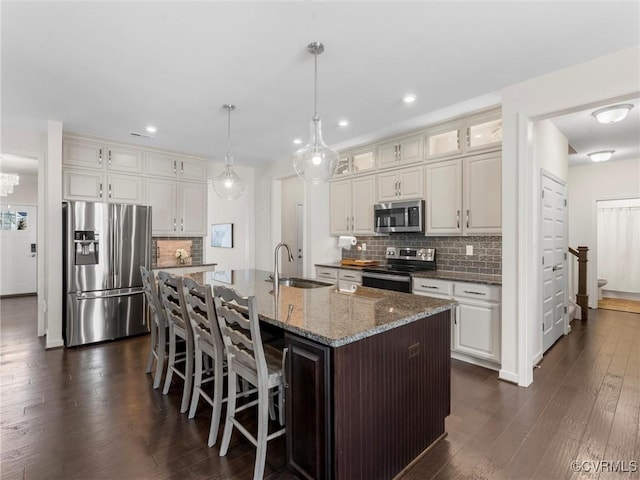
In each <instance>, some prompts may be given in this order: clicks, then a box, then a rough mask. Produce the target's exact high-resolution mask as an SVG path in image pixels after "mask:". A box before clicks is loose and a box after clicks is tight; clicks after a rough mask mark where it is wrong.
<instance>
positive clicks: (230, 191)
mask: <svg viewBox="0 0 640 480" xmlns="http://www.w3.org/2000/svg"><path fill="white" fill-rule="evenodd" d="M224 163H225V165H224V170H223V171H222V173H221V174H220V175H218V176H217V177H216V178H214V179H213V190H214V191H215V192H216V195H218V196H219V197H220V198H222V199H223V200H236V199H237V198H240V196H241V195H242V194H243V193H244V189H245V188H246V186H247V182H245V181H244V180H243V179H242V178H240V177H239V176H238V174H237V173H236V172H235V171H234V170H233V157H232V156H231V155H230V154H227V156H226V157H225V162H224Z"/></svg>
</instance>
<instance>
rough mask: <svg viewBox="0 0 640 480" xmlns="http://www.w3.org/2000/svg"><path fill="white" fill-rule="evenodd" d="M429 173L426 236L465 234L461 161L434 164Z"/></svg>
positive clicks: (427, 171) (427, 178)
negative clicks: (463, 226)
mask: <svg viewBox="0 0 640 480" xmlns="http://www.w3.org/2000/svg"><path fill="white" fill-rule="evenodd" d="M425 169H426V197H427V201H426V203H427V207H426V208H427V218H426V223H427V226H426V233H427V234H443V233H446V234H451V233H461V232H462V161H461V160H449V161H448V162H438V163H431V164H429V165H427V166H426V167H425Z"/></svg>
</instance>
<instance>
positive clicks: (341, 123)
mask: <svg viewBox="0 0 640 480" xmlns="http://www.w3.org/2000/svg"><path fill="white" fill-rule="evenodd" d="M338 125H340V126H341V127H346V126H347V125H349V120H340V121H339V122H338Z"/></svg>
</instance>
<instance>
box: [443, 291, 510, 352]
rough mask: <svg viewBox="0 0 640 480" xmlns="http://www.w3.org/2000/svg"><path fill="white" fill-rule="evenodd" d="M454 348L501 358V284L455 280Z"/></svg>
mask: <svg viewBox="0 0 640 480" xmlns="http://www.w3.org/2000/svg"><path fill="white" fill-rule="evenodd" d="M453 289H454V291H453V294H454V299H455V300H457V301H458V303H459V305H458V306H457V307H456V314H455V317H454V324H453V326H454V332H453V337H452V338H453V346H452V348H453V350H454V351H456V352H460V353H462V354H466V355H471V356H473V357H476V358H480V359H484V360H489V361H491V362H496V363H498V362H500V287H497V286H492V285H481V284H475V283H462V282H454V284H453Z"/></svg>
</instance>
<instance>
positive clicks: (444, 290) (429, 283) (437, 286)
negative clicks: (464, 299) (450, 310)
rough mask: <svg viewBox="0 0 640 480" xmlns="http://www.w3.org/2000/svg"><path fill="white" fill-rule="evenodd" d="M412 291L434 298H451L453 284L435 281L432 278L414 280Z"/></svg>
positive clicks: (445, 281)
mask: <svg viewBox="0 0 640 480" xmlns="http://www.w3.org/2000/svg"><path fill="white" fill-rule="evenodd" d="M413 291H414V292H420V293H424V294H427V295H430V294H433V295H434V296H436V295H437V296H445V297H447V298H448V297H452V296H453V284H452V283H451V282H449V281H447V280H437V279H434V278H414V279H413Z"/></svg>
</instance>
